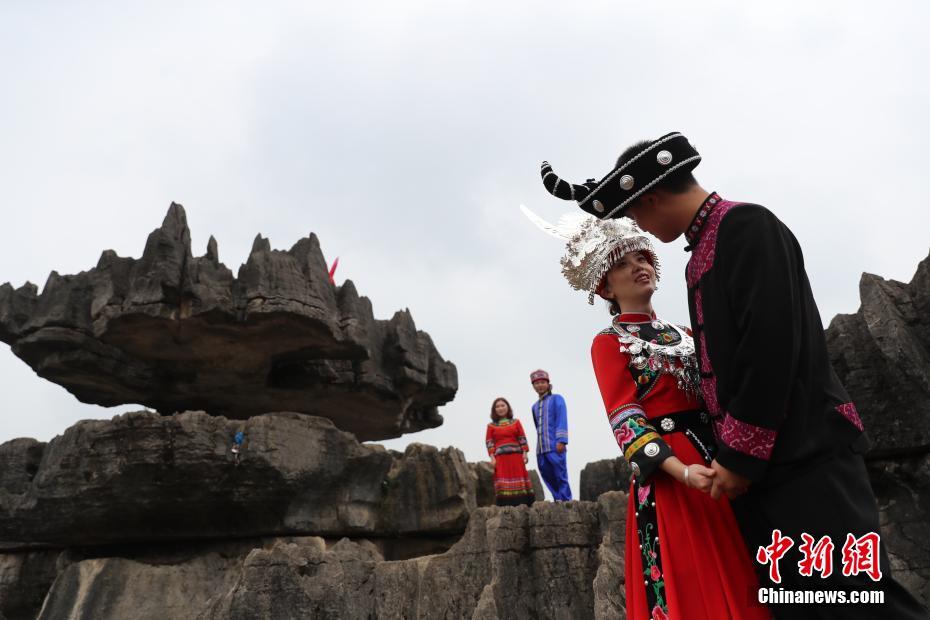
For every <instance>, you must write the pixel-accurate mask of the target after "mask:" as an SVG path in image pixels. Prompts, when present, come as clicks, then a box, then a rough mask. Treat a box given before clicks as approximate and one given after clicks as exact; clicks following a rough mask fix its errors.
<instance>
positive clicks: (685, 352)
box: [611, 321, 701, 399]
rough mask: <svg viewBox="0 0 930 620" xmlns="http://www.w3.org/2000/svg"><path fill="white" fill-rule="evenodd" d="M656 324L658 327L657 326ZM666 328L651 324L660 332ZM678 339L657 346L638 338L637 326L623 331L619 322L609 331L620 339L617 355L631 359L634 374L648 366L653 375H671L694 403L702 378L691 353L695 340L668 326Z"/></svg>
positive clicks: (673, 326)
mask: <svg viewBox="0 0 930 620" xmlns="http://www.w3.org/2000/svg"><path fill="white" fill-rule="evenodd" d="M657 323H659V327H656V324H657ZM664 326H665V325H663V324H661V323H660V322H659V321H654V322H653V327H655V328H656V329H661V327H664ZM668 327H670V328H671V329H672V330H674V331H675V332H676V333H677V334H678V336H679V341H678V342H677V343H675V344H657V343H655V342H649V341H647V340H644V339H642V338H640V337H639V336H638V335H637V334H638V332H639V331H640V328H639V327H638V326H636V325H630V326H629V327H624V326H623V325H622V324H620V323H618V322H614V323H612V324H611V329H612V330H613V331H614V332H615V333H616V334H617V336H618V337H619V339H620V352H621V353H627V354H629V355H630V364H631V365H632V366H633V367H634V368H636V369H637V370H644V369H645V368H646V367H647V366H648V367H649V369H650V370H652V371H653V372H657V373H659V374H666V375H672V376H673V377H675V379H676V380H677V381H678V389H680V390H684V391H685V392H687V393H688V394H689V395H690V396H692V397H694V398H695V399H697V398H699V397H700V394H701V374H700V371H699V369H698V365H697V358H696V356H695V351H694V339H693V338H692V337H691V336H689V335H688V334H687V332H685V331H684V330H682V329H680V328H678V327H677V326H676V325H672V324H668Z"/></svg>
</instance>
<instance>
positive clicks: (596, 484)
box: [579, 456, 632, 502]
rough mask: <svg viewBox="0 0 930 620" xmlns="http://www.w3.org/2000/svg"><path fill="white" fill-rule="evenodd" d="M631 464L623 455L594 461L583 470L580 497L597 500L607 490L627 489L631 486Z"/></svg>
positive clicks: (591, 500) (590, 500) (586, 499)
mask: <svg viewBox="0 0 930 620" xmlns="http://www.w3.org/2000/svg"><path fill="white" fill-rule="evenodd" d="M631 475H632V471H631V470H630V464H629V463H627V462H626V459H625V458H623V457H622V456H618V457H617V458H614V459H604V460H602V461H592V462H590V463H588V464H587V465H585V466H584V469H582V470H581V483H580V491H579V492H580V495H579V497H580V499H583V500H585V501H589V502H596V501H597V498H598V497H600V496H601V494H602V493H606V492H607V491H627V490H628V489H629V488H630V476H631Z"/></svg>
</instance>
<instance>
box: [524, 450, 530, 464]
mask: <svg viewBox="0 0 930 620" xmlns="http://www.w3.org/2000/svg"><path fill="white" fill-rule="evenodd" d="M529 462H530V455H529V454H527V453H526V452H524V453H523V464H524V465H526V464H527V463H529Z"/></svg>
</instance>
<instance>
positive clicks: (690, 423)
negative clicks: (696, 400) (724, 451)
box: [649, 409, 711, 435]
mask: <svg viewBox="0 0 930 620" xmlns="http://www.w3.org/2000/svg"><path fill="white" fill-rule="evenodd" d="M649 424H651V425H652V426H653V427H654V428H655V429H656V431H658V432H659V434H660V435H668V434H669V433H683V432H685V431H686V430H688V429H691V430H692V431H704V430H710V428H711V427H710V414H709V413H707V412H706V411H704V410H702V409H694V410H691V411H679V412H677V413H669V414H667V415H663V416H659V417H657V418H650V419H649Z"/></svg>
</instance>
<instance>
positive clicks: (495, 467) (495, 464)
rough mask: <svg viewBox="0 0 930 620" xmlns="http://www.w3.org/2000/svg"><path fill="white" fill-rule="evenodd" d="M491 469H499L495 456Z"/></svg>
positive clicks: (492, 458)
mask: <svg viewBox="0 0 930 620" xmlns="http://www.w3.org/2000/svg"><path fill="white" fill-rule="evenodd" d="M491 469H497V459H496V458H494V457H493V456H492V457H491Z"/></svg>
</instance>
